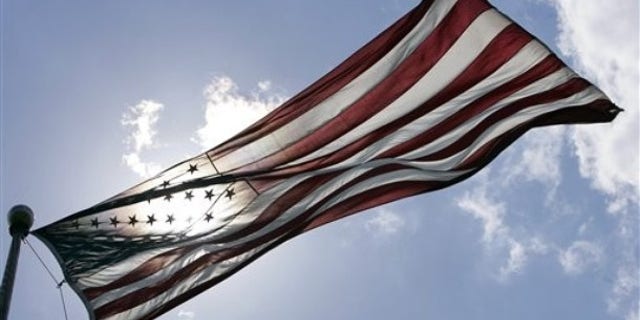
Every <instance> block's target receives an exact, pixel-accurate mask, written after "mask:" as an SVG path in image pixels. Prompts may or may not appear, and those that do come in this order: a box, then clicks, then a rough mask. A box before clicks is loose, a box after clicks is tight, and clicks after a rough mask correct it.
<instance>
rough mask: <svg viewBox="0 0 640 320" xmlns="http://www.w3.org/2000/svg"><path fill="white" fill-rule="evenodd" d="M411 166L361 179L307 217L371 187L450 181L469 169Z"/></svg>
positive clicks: (420, 164) (415, 163) (412, 164)
mask: <svg viewBox="0 0 640 320" xmlns="http://www.w3.org/2000/svg"><path fill="white" fill-rule="evenodd" d="M407 164H410V165H411V166H413V167H415V169H403V170H396V171H392V172H389V173H385V174H381V175H377V176H374V177H372V178H370V179H367V180H364V181H361V182H359V183H357V184H355V185H353V186H351V187H350V188H348V189H346V190H345V191H343V192H341V193H340V194H338V195H336V196H334V197H332V198H331V201H328V202H327V203H325V204H323V205H322V207H320V208H319V209H318V210H317V211H316V212H315V213H314V214H313V216H311V217H310V218H309V220H310V219H312V218H314V217H316V216H318V215H320V214H322V213H323V212H324V211H326V210H327V209H330V208H331V207H333V206H334V205H336V204H338V203H340V202H342V201H344V200H346V199H348V198H351V197H354V196H357V195H359V194H362V193H365V192H367V191H369V190H371V189H374V188H377V187H380V186H384V185H387V184H392V183H396V182H407V181H424V182H426V181H450V180H454V179H456V178H458V177H460V176H462V175H464V174H466V173H468V172H469V171H470V170H459V171H439V170H429V169H426V168H428V167H430V166H431V165H430V164H427V163H419V162H407Z"/></svg>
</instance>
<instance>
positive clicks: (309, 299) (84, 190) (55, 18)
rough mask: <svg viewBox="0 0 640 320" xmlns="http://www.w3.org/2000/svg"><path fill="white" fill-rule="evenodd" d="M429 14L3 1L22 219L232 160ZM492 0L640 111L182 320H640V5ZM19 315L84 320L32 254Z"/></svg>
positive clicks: (345, 235)
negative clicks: (313, 91) (230, 146)
mask: <svg viewBox="0 0 640 320" xmlns="http://www.w3.org/2000/svg"><path fill="white" fill-rule="evenodd" d="M416 2H417V1H400V0H388V1H382V0H369V1H361V0H350V1H333V0H327V1H321V2H310V1H285V0H273V1H269V2H266V1H242V2H237V3H232V2H228V1H224V2H223V1H189V2H180V1H136V2H131V1H109V2H81V1H48V2H37V1H12V0H2V1H1V2H0V3H1V5H2V8H1V10H0V11H1V12H2V22H1V23H2V55H1V57H2V71H1V76H2V93H1V103H2V104H1V122H0V130H1V132H0V137H1V144H0V146H1V149H0V151H1V152H0V156H1V158H0V169H1V171H0V179H1V180H0V181H1V184H0V187H1V190H0V210H2V212H7V211H8V210H9V208H10V207H11V206H13V205H15V204H18V203H25V204H28V205H29V206H31V207H32V209H33V210H34V211H35V214H36V223H35V226H36V227H39V226H43V225H45V224H48V223H50V222H53V221H55V220H57V219H59V218H62V217H64V216H66V215H68V214H71V213H73V212H76V211H78V210H81V209H84V208H86V207H88V206H91V205H93V204H95V203H97V202H100V201H102V200H104V199H106V198H107V197H109V196H112V195H114V194H116V193H117V192H119V191H122V190H124V189H126V188H127V187H129V186H131V185H133V184H134V183H136V182H139V181H141V180H142V179H143V176H145V175H148V174H150V173H152V172H154V170H158V169H161V168H165V167H168V166H169V165H171V164H173V163H175V162H177V161H180V160H182V159H184V158H186V157H188V156H190V155H194V154H196V153H198V152H200V151H202V150H203V149H205V148H209V147H212V146H213V144H215V143H216V142H219V141H220V140H222V139H223V138H224V137H227V136H229V135H231V134H232V133H233V131H234V130H238V129H240V128H242V127H243V126H244V125H247V124H249V123H250V122H251V121H252V120H255V119H256V118H257V117H259V116H260V115H262V114H264V112H266V111H267V110H269V109H270V108H273V107H274V106H276V105H277V104H278V103H279V102H281V101H282V100H283V99H285V98H286V97H288V96H291V95H293V94H295V93H296V92H298V91H299V90H301V89H303V88H304V87H305V86H306V85H308V84H309V83H311V82H312V81H314V80H315V79H317V78H318V77H320V76H321V75H323V74H324V73H326V72H327V71H329V70H330V69H331V68H332V67H333V66H335V65H337V64H338V63H339V62H340V61H341V60H342V59H344V58H346V57H347V56H348V55H349V54H350V53H351V52H353V51H354V50H355V49H357V48H359V47H360V46H361V45H362V44H364V43H365V42H366V41H368V40H369V39H370V38H372V37H373V36H375V35H376V34H377V33H379V32H380V31H382V30H383V29H384V28H385V27H386V26H388V25H389V24H391V23H392V22H393V21H395V20H396V19H397V18H398V17H400V16H401V15H402V14H404V13H405V12H406V11H408V10H409V9H410V8H412V7H413V6H414V5H415V4H416ZM492 3H493V4H494V5H495V6H496V7H498V8H499V9H501V10H503V11H504V12H506V13H508V14H509V15H510V16H511V17H512V18H513V19H515V20H516V21H518V22H519V23H521V24H522V25H523V26H525V27H526V28H527V29H528V30H529V31H531V32H532V33H534V34H535V35H537V36H539V37H540V38H541V39H542V40H543V41H544V42H545V43H547V44H548V45H549V46H550V47H551V48H552V49H553V50H554V51H556V52H558V53H559V54H560V55H561V57H562V58H563V59H564V60H565V61H567V62H568V63H569V64H570V65H572V66H573V67H574V68H576V69H577V70H578V71H579V72H580V73H581V74H582V75H584V76H586V77H587V78H589V79H590V80H592V81H594V82H596V83H597V84H598V85H599V86H601V88H602V89H603V90H604V91H605V92H606V93H607V94H608V95H610V96H611V98H612V99H613V100H614V101H616V102H617V103H618V104H619V105H620V106H621V107H623V108H625V109H626V110H627V111H626V112H625V113H623V114H622V115H620V116H619V117H618V119H617V120H616V121H614V123H613V124H604V125H590V126H582V127H569V126H566V127H554V128H549V129H543V130H535V131H533V132H530V133H528V134H527V135H526V136H525V137H523V139H521V140H520V141H518V142H517V143H516V144H514V145H513V146H511V147H510V148H509V149H507V151H506V152H504V153H503V154H502V155H501V156H500V157H499V158H498V159H497V160H496V161H495V162H494V163H493V164H492V165H490V166H489V167H488V168H486V169H485V170H483V171H482V172H481V173H480V174H478V175H476V176H475V177H473V178H471V179H469V180H467V181H465V182H463V183H460V184H458V185H456V186H454V187H451V188H448V189H445V190H442V191H438V192H434V193H430V194H426V195H422V196H418V197H413V198H410V199H405V200H403V201H399V202H396V203H393V204H390V205H387V206H384V207H381V208H377V209H374V210H369V211H367V212H363V213H361V214H358V215H355V216H353V217H350V218H347V219H344V220H342V221H339V222H336V223H332V224H330V225H327V226H324V227H322V228H319V229H317V230H314V231H312V232H310V233H308V234H305V235H303V236H300V237H298V238H296V239H294V240H292V241H290V242H288V243H286V244H284V245H282V246H281V247H279V248H277V249H275V250H274V251H272V252H270V253H268V254H267V255H265V256H264V257H262V258H260V259H258V260H257V261H256V262H254V263H252V264H251V265H250V266H249V267H247V268H245V269H244V270H242V271H241V272H239V273H238V274H236V275H234V276H233V277H231V278H230V279H229V280H226V281H225V282H223V283H222V284H220V285H218V286H216V287H214V288H212V289H210V290H208V291H206V292H205V293H203V294H201V295H199V296H198V297H197V298H195V299H193V300H191V301H190V302H188V303H186V304H183V305H181V306H179V307H177V308H176V309H174V310H173V311H172V312H170V313H168V314H166V315H165V316H163V317H162V319H255V318H257V317H261V318H265V319H390V318H394V319H626V320H630V319H638V299H639V293H638V290H639V286H640V284H639V281H640V280H639V269H638V266H639V259H640V254H639V247H638V241H639V240H640V237H639V231H638V229H639V228H638V222H639V220H638V218H639V197H640V195H639V191H638V190H639V185H640V183H639V182H638V179H639V178H638V172H639V169H640V160H639V158H640V156H639V151H638V147H639V143H640V142H639V141H640V140H639V138H638V132H639V124H638V123H639V115H638V109H639V105H640V103H639V102H638V99H639V94H638V88H639V87H640V84H639V73H640V70H639V66H638V61H639V56H638V54H639V48H638V47H639V44H638V38H639V32H638V24H639V18H638V12H639V10H638V9H639V8H638V6H639V5H638V2H637V1H635V0H620V1H617V2H616V6H611V4H610V2H609V1H604V0H590V1H584V0H583V1H578V0H528V1H506V0H500V1H498V0H494V1H492ZM0 229H3V230H6V223H5V221H4V219H1V220H0ZM9 242H10V239H9V237H8V233H5V232H0V244H1V246H0V248H1V250H0V252H1V253H2V257H0V267H1V268H4V263H5V261H4V259H5V256H6V252H7V250H8V246H9ZM30 242H31V243H32V244H33V245H34V246H35V248H36V250H38V252H39V253H40V254H41V255H42V256H43V258H44V259H45V261H46V262H47V264H48V265H49V266H50V267H52V269H53V271H54V273H55V275H56V276H57V277H58V278H60V277H61V276H60V274H61V273H60V271H59V268H58V267H57V265H56V264H55V261H54V259H53V257H52V256H51V254H50V253H49V252H48V251H47V250H46V249H45V247H44V246H43V245H42V244H41V243H40V242H39V241H38V240H37V239H35V238H30ZM64 293H65V298H66V300H67V306H68V309H69V310H68V311H69V314H70V319H86V318H87V317H86V313H85V311H84V308H83V307H82V305H81V303H80V301H79V300H78V299H77V297H76V296H75V294H74V293H73V292H71V290H69V289H68V288H66V287H65V289H64ZM11 317H12V318H15V319H45V318H47V319H58V318H63V313H62V307H61V305H60V300H59V296H58V292H57V290H56V288H55V284H54V283H53V281H52V280H51V279H49V277H48V275H47V273H46V272H45V271H44V269H43V268H42V267H41V266H40V265H39V263H38V261H37V260H36V258H35V256H34V255H33V253H32V252H30V251H29V250H28V248H26V247H24V248H23V252H22V256H21V259H20V265H19V272H18V276H17V279H16V289H15V292H14V296H13V304H12V306H11Z"/></svg>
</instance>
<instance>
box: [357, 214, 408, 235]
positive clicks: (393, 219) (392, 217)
mask: <svg viewBox="0 0 640 320" xmlns="http://www.w3.org/2000/svg"><path fill="white" fill-rule="evenodd" d="M376 211H377V212H375V214H374V216H373V217H372V218H371V219H369V220H368V221H367V222H366V224H365V227H366V229H367V231H369V232H373V233H374V234H376V235H383V236H385V235H393V234H396V233H398V232H400V231H401V230H402V229H404V227H405V226H406V222H405V220H404V219H403V218H402V217H401V216H400V215H399V214H397V213H395V212H393V211H391V210H389V209H386V208H380V209H377V210H376Z"/></svg>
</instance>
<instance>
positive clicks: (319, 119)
mask: <svg viewBox="0 0 640 320" xmlns="http://www.w3.org/2000/svg"><path fill="white" fill-rule="evenodd" d="M455 3H456V1H452V0H447V1H435V2H434V4H433V6H432V7H431V8H430V9H429V11H428V12H427V13H426V14H425V15H424V16H423V18H422V20H421V21H420V22H419V23H418V24H417V25H416V26H415V27H414V28H413V30H411V32H409V33H408V34H407V36H405V38H403V39H402V40H401V41H400V42H399V43H398V44H397V45H396V46H395V47H394V48H393V49H392V50H390V51H389V52H388V53H387V54H386V55H385V56H384V57H383V58H381V59H380V60H378V61H377V62H376V63H375V64H374V65H373V66H371V67H370V68H369V69H367V70H366V71H364V72H363V73H362V74H361V75H359V76H358V77H357V78H355V79H354V80H353V81H351V82H350V83H349V84H347V85H346V86H344V87H343V88H342V89H340V90H339V91H337V92H336V93H335V94H334V95H332V96H331V97H328V98H327V99H325V100H324V101H322V102H321V103H319V104H318V105H316V106H315V107H313V108H312V109H311V110H309V111H307V112H306V113H305V114H303V115H302V116H300V117H298V118H297V119H295V120H293V121H291V122H289V123H287V124H285V125H283V126H282V127H280V128H278V129H277V130H276V131H274V132H273V133H271V134H268V135H266V136H264V137H261V138H260V139H258V140H256V141H254V142H252V143H249V144H247V145H244V146H242V147H240V148H238V149H236V150H234V151H233V152H231V153H229V154H228V155H226V156H224V157H222V158H220V159H217V160H216V166H218V169H220V170H222V171H227V170H230V169H234V168H236V167H239V166H242V165H245V164H247V163H251V162H254V161H256V160H259V159H260V157H262V156H263V155H264V152H265V151H270V150H280V149H282V148H283V146H286V145H289V144H290V142H291V141H297V140H300V139H301V138H302V137H304V136H307V135H308V134H309V133H311V132H313V131H315V130H317V129H318V128H319V127H321V126H323V125H324V124H325V123H326V122H327V121H329V120H331V119H333V118H334V117H335V116H336V115H338V114H339V113H340V112H342V111H343V110H344V109H345V108H347V107H348V106H350V105H351V104H353V103H354V102H355V101H357V100H358V99H359V98H360V97H361V96H362V95H364V94H365V93H367V92H368V91H369V90H371V89H372V88H374V87H375V86H376V85H377V84H378V83H379V82H380V81H382V80H383V79H384V78H386V77H387V75H389V73H391V72H392V71H393V70H394V69H395V68H396V67H397V66H398V64H399V63H400V62H402V61H403V60H404V59H405V58H406V57H407V56H408V55H410V54H411V53H412V52H413V51H414V50H415V48H416V47H417V46H419V45H420V43H422V41H423V40H424V39H425V38H426V37H427V36H428V35H429V34H431V32H432V31H433V30H434V29H435V28H436V26H437V25H438V24H440V22H441V21H442V19H443V18H444V17H445V16H446V15H447V13H448V12H449V11H450V10H451V8H452V7H453V5H454V4H455Z"/></svg>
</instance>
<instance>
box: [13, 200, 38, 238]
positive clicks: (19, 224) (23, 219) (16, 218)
mask: <svg viewBox="0 0 640 320" xmlns="http://www.w3.org/2000/svg"><path fill="white" fill-rule="evenodd" d="M7 219H8V221H9V233H10V234H11V236H12V237H15V236H20V237H21V238H24V237H26V236H27V234H29V230H30V229H31V226H33V211H32V210H31V208H29V207H27V206H25V205H23V204H19V205H16V206H14V207H13V208H11V210H9V213H8V214H7Z"/></svg>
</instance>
